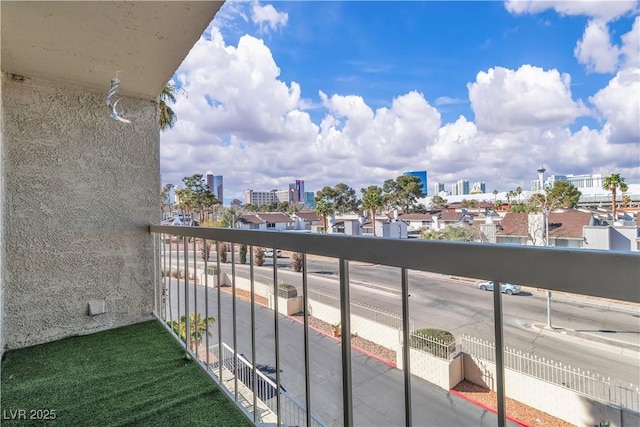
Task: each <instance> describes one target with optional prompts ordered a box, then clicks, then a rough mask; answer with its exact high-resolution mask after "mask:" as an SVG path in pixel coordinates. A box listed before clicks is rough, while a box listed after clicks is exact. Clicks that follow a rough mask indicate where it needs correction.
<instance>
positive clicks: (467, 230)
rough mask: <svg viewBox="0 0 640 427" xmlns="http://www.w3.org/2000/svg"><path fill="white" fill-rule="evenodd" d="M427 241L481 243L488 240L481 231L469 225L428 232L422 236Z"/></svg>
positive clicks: (451, 226)
mask: <svg viewBox="0 0 640 427" xmlns="http://www.w3.org/2000/svg"><path fill="white" fill-rule="evenodd" d="M420 238H421V239H427V240H452V241H457V242H480V241H484V240H486V238H485V237H484V236H483V235H482V233H481V232H480V230H478V229H477V228H475V227H470V226H468V225H460V226H457V225H450V226H447V227H445V229H444V230H427V231H425V232H424V233H422V234H421V235H420Z"/></svg>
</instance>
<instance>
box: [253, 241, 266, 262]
mask: <svg viewBox="0 0 640 427" xmlns="http://www.w3.org/2000/svg"><path fill="white" fill-rule="evenodd" d="M253 263H254V264H255V265H257V266H258V267H260V266H261V265H264V248H261V247H259V246H256V247H255V249H254V250H253Z"/></svg>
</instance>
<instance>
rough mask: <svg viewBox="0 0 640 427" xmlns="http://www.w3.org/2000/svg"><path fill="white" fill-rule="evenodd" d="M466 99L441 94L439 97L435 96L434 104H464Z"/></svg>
mask: <svg viewBox="0 0 640 427" xmlns="http://www.w3.org/2000/svg"><path fill="white" fill-rule="evenodd" d="M466 102H467V100H466V99H460V98H451V97H449V96H441V97H439V98H436V102H435V104H436V105H453V104H464V103H466Z"/></svg>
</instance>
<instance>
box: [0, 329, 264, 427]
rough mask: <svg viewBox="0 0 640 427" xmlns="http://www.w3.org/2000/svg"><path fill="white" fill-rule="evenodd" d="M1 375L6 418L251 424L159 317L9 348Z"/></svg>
mask: <svg viewBox="0 0 640 427" xmlns="http://www.w3.org/2000/svg"><path fill="white" fill-rule="evenodd" d="M1 379H2V411H1V412H2V424H3V425H5V423H6V425H10V424H11V420H14V421H15V422H16V424H18V423H19V424H20V425H28V424H29V423H33V424H38V425H40V423H41V422H42V421H41V420H42V419H43V418H44V417H46V416H49V417H52V412H51V411H54V413H55V415H53V416H55V422H54V423H52V425H100V426H116V425H117V426H122V425H127V426H142V425H144V426H147V425H153V426H175V425H215V426H250V425H251V423H250V422H249V421H248V420H247V419H246V418H245V417H244V416H243V415H242V413H241V412H240V411H239V410H238V408H237V407H236V406H235V405H234V404H233V403H232V402H231V401H230V400H229V399H228V398H227V397H226V396H225V395H224V393H223V392H221V391H220V390H219V389H218V387H217V385H216V384H215V383H214V382H213V381H212V380H211V379H210V378H208V377H207V375H206V374H205V373H204V372H203V371H202V370H201V369H200V368H199V367H198V366H197V365H196V364H195V363H194V362H192V361H187V360H185V359H184V350H183V349H182V348H181V347H180V346H179V344H178V343H177V342H176V341H175V340H174V339H173V338H172V337H171V336H170V334H169V333H168V332H167V331H166V330H165V329H164V328H163V327H162V325H161V324H160V323H159V322H158V321H155V320H154V321H150V322H144V323H139V324H136V325H131V326H127V327H123V328H117V329H111V330H109V331H104V332H99V333H96V334H92V335H85V336H81V337H73V338H68V339H64V340H60V341H55V342H50V343H46V344H42V345H37V346H33V347H28V348H23V349H19V350H13V351H9V352H6V353H5V355H4V358H3V360H2V376H1ZM21 410H24V411H25V412H21ZM32 416H33V417H35V419H34V420H32V421H27V423H25V419H26V420H30V419H31V417H32ZM38 417H39V418H38Z"/></svg>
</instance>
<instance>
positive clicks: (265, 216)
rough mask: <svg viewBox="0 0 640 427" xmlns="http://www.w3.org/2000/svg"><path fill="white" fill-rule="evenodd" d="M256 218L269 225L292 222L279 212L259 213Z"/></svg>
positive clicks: (288, 217) (287, 216)
mask: <svg viewBox="0 0 640 427" xmlns="http://www.w3.org/2000/svg"><path fill="white" fill-rule="evenodd" d="M257 215H258V217H259V218H260V219H262V220H264V221H266V222H269V223H271V224H277V223H282V222H293V219H291V217H290V216H289V215H287V214H284V213H281V212H275V213H259V214H257Z"/></svg>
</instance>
